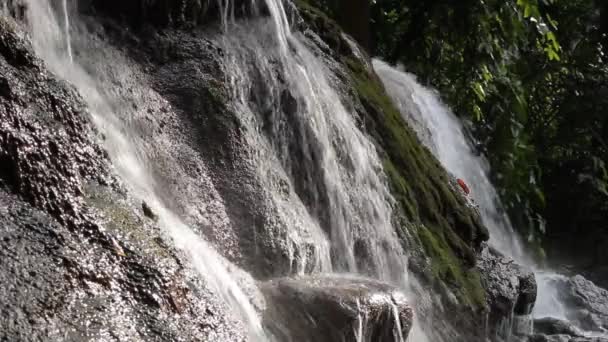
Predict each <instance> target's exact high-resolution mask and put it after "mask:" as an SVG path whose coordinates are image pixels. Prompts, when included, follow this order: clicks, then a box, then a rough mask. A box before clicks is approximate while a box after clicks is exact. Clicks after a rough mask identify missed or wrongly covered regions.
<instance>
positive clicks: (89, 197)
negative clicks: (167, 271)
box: [85, 186, 171, 257]
mask: <svg viewBox="0 0 608 342" xmlns="http://www.w3.org/2000/svg"><path fill="white" fill-rule="evenodd" d="M85 199H86V202H87V204H88V205H89V206H91V207H93V208H96V209H97V210H99V213H100V214H101V215H102V217H103V218H104V219H105V224H104V226H105V228H106V229H108V231H109V232H112V233H114V234H116V236H124V237H128V238H129V239H131V240H134V241H138V242H139V243H141V244H143V245H145V246H146V250H147V251H149V252H152V253H154V254H155V255H157V256H160V257H171V254H170V253H169V251H168V250H167V247H166V246H165V245H164V244H163V243H160V242H159V241H162V240H159V239H156V238H155V237H154V236H153V235H151V234H150V229H148V228H147V227H146V223H145V222H144V221H143V220H146V218H141V217H139V216H137V215H136V214H135V213H136V212H137V210H141V209H139V208H134V207H132V206H131V205H129V203H128V202H127V201H126V199H124V198H120V196H118V194H117V193H115V192H113V191H112V190H111V189H109V188H107V187H102V186H91V187H87V188H86V191H85Z"/></svg>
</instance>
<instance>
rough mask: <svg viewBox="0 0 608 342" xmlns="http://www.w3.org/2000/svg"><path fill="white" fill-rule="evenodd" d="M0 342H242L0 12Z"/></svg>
mask: <svg viewBox="0 0 608 342" xmlns="http://www.w3.org/2000/svg"><path fill="white" fill-rule="evenodd" d="M0 84H2V86H1V89H0V104H1V105H0V161H1V163H0V165H1V168H0V170H1V171H0V185H1V189H0V208H1V209H0V227H1V228H0V255H1V257H0V277H1V279H2V284H3V286H2V289H1V290H0V296H1V298H2V306H1V309H0V310H1V312H2V315H1V318H0V326H1V327H2V328H0V339H2V340H7V341H34V340H40V341H42V340H48V339H49V338H50V339H57V340H59V339H61V340H65V341H81V340H83V339H85V340H95V339H115V340H133V339H136V340H150V341H166V340H178V339H186V340H225V341H238V340H242V339H243V338H244V337H243V336H244V334H243V332H242V330H241V328H239V323H238V322H236V321H234V320H232V319H231V318H230V315H229V314H228V312H229V311H228V310H227V309H226V308H225V307H224V306H223V304H222V303H221V302H220V301H219V300H218V299H217V297H215V295H213V294H211V293H210V292H209V291H208V290H207V289H206V285H205V284H204V283H203V282H202V280H201V279H200V277H198V276H197V275H196V274H195V273H194V272H193V271H191V268H190V267H189V266H188V260H187V258H186V257H185V256H184V255H182V254H181V253H180V252H179V251H177V250H176V249H175V248H173V247H170V246H171V242H170V241H167V240H166V239H165V238H164V237H163V234H162V233H161V232H160V230H159V228H158V226H157V225H156V224H155V222H154V221H153V220H151V219H150V218H148V217H146V216H145V215H144V211H143V210H142V204H141V203H137V202H133V200H132V198H130V197H129V195H127V193H126V192H125V190H124V189H123V188H122V186H121V185H120V184H119V183H118V182H117V181H116V179H115V178H114V176H112V173H111V172H110V171H109V169H110V165H109V164H108V159H107V157H106V156H105V154H104V151H103V150H102V149H101V148H100V146H99V145H98V143H97V141H100V140H101V139H103V137H101V136H99V135H98V134H97V133H96V132H95V130H93V129H92V125H91V123H90V121H89V119H88V118H89V115H88V113H87V108H86V107H85V105H84V103H83V101H82V100H81V98H80V97H79V95H78V94H77V93H76V92H75V90H74V89H73V88H72V87H71V86H69V85H68V84H66V83H64V82H62V81H59V80H58V79H57V78H56V77H55V76H54V75H52V74H51V73H50V72H49V71H48V70H47V69H46V68H45V66H44V64H43V63H42V61H41V60H40V59H38V58H37V57H36V56H35V55H34V54H33V53H32V50H31V47H30V46H29V45H28V44H27V43H26V42H25V41H24V39H23V38H22V37H21V36H20V35H18V34H17V28H16V24H15V23H11V22H9V21H8V20H7V19H6V18H1V19H0Z"/></svg>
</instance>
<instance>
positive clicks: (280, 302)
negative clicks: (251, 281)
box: [261, 275, 413, 342]
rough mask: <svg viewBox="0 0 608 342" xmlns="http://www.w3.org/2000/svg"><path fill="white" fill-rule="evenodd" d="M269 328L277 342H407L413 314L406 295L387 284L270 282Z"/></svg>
mask: <svg viewBox="0 0 608 342" xmlns="http://www.w3.org/2000/svg"><path fill="white" fill-rule="evenodd" d="M261 290H262V292H263V293H264V295H265V297H266V301H267V303H268V304H269V305H268V309H267V311H266V312H265V314H264V321H265V325H266V326H267V327H268V330H269V331H270V332H271V333H272V334H274V337H275V338H276V339H277V340H278V341H302V342H305V341H315V342H331V341H370V342H371V341H373V342H391V341H402V339H401V338H403V340H404V339H405V338H407V335H408V333H409V331H410V329H411V327H412V322H413V310H412V307H411V306H410V304H409V303H408V301H407V299H406V296H405V295H404V293H403V292H402V291H401V290H399V289H397V288H395V287H392V286H389V285H387V284H384V283H382V282H379V281H376V280H371V279H364V278H355V277H352V276H343V275H318V276H306V277H294V278H281V279H275V280H270V281H268V282H265V283H263V284H261Z"/></svg>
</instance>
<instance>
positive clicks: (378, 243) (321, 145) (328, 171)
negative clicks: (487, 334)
mask: <svg viewBox="0 0 608 342" xmlns="http://www.w3.org/2000/svg"><path fill="white" fill-rule="evenodd" d="M265 4H266V6H267V7H268V9H269V11H270V14H271V19H272V20H271V22H270V23H269V22H268V20H265V19H263V18H261V19H254V20H252V21H249V22H245V23H237V22H234V21H229V20H228V19H229V18H228V17H226V16H225V18H224V28H225V30H226V31H227V34H226V35H225V40H224V51H226V56H225V60H224V70H225V72H226V74H227V77H228V81H229V83H230V84H231V85H232V89H233V91H234V93H233V100H234V102H233V106H234V109H235V111H236V112H237V113H239V114H240V116H241V117H240V119H241V120H242V122H243V123H244V124H243V126H244V127H247V128H248V132H247V134H248V135H247V137H248V140H249V145H250V146H253V147H254V150H255V152H254V153H252V156H251V159H252V163H253V164H254V165H255V167H256V168H257V170H258V176H259V178H260V179H261V181H262V182H263V183H264V184H265V185H266V187H267V188H268V189H270V194H269V201H270V202H273V203H275V205H276V206H277V207H279V208H280V212H283V213H284V214H283V215H280V216H279V219H284V218H285V217H289V218H291V220H292V222H293V221H295V222H296V223H297V224H296V225H292V226H291V227H290V228H289V236H290V238H291V242H292V243H293V244H294V246H295V248H296V249H299V250H305V249H306V248H307V246H309V245H310V243H311V241H312V243H313V244H314V246H315V247H316V252H315V254H314V257H315V258H316V259H315V260H313V261H312V264H313V265H314V268H313V271H314V272H343V273H352V274H362V275H367V276H372V277H375V278H378V279H382V280H385V281H388V282H391V283H393V284H397V285H399V286H401V287H402V288H404V289H405V290H408V289H409V284H408V277H407V266H406V265H407V257H406V255H405V254H404V252H403V248H402V247H401V245H400V242H399V238H398V237H397V236H396V229H395V227H394V226H393V225H392V222H391V219H392V215H393V212H392V207H393V203H394V200H393V199H392V197H391V195H390V192H389V190H388V188H387V185H386V179H385V175H384V173H383V171H382V164H381V162H380V160H379V157H378V154H377V152H376V150H375V148H374V145H373V144H372V143H371V141H370V140H369V139H368V138H367V137H366V136H365V135H364V134H363V132H361V131H360V130H359V129H358V128H357V126H356V124H355V122H354V117H355V115H354V114H353V113H350V112H349V111H348V110H347V109H346V108H345V106H344V105H343V103H342V102H341V100H340V95H339V93H338V92H337V91H336V90H335V88H334V87H333V86H332V80H331V72H330V71H329V70H327V68H326V66H325V64H324V63H323V61H322V60H321V59H320V58H319V57H316V56H315V54H314V53H313V52H312V51H311V48H309V47H308V46H307V45H306V41H305V38H303V37H302V36H301V35H300V34H299V33H297V32H292V31H291V30H290V27H289V23H288V20H287V15H286V13H285V8H284V4H283V2H282V1H280V0H265ZM223 13H224V14H225V15H226V13H230V11H229V10H228V9H225V10H224V11H223ZM269 25H271V26H270V27H269ZM277 74H279V75H280V76H282V77H280V76H278V75H277ZM260 79H261V80H262V81H263V82H262V83H261V84H260V82H259V80H260ZM256 81H257V82H256ZM284 89H288V90H289V91H290V93H291V94H292V95H293V97H294V102H295V103H296V105H295V109H292V110H293V113H286V112H285V110H284V109H283V107H282V106H281V104H282V101H284V100H283V99H282V90H284ZM252 93H253V94H258V96H257V98H254V99H252V98H251V94H252ZM254 97H255V95H254ZM256 101H257V102H262V104H261V105H260V104H257V105H256V103H255V102H256ZM258 107H263V109H262V110H263V111H264V112H265V113H260V111H261V109H260V108H258ZM264 115H266V116H269V117H270V119H269V120H270V121H271V127H270V128H268V127H264V119H265V118H264ZM294 139H298V140H297V141H295V143H296V144H297V145H298V146H299V147H300V148H301V149H302V151H301V156H300V157H299V159H295V160H294V159H293V158H294V157H293V156H292V153H291V151H290V150H289V145H290V143H294ZM302 169H305V171H307V173H306V174H308V175H311V174H312V175H319V174H320V175H319V176H318V177H315V178H314V179H301V177H299V176H298V172H300V171H302ZM277 178H281V179H285V178H287V181H288V189H287V190H286V189H285V186H282V187H281V189H277V186H278V185H279V184H277V182H276V179H277ZM298 182H305V183H306V189H307V191H310V192H312V194H311V195H312V197H313V198H315V200H314V201H313V202H312V203H310V202H308V203H305V201H303V200H300V198H299V196H301V194H299V193H298V192H297V190H296V183H298ZM275 189H276V190H275ZM286 191H287V193H288V195H287V196H286V195H285V192H286ZM286 197H287V198H286ZM321 199H325V201H326V202H322V201H321ZM294 208H295V209H294ZM319 213H325V214H327V216H328V218H327V219H326V222H323V219H322V218H321V217H319ZM294 215H295V216H294ZM321 216H322V214H321ZM294 218H295V219H294ZM361 246H363V247H361ZM357 247H361V248H363V249H365V251H366V253H364V255H360V254H361V253H360V252H359V253H358V252H357V250H356V249H357ZM294 254H296V253H295V252H294ZM297 254H299V255H302V254H303V253H302V252H299V253H297ZM330 256H331V259H330V258H329V257H330ZM303 262H311V261H310V260H305V261H303ZM298 269H299V270H303V269H307V267H306V265H302V262H300V266H299V267H298ZM397 323H398V322H397ZM353 328H354V329H357V328H358V327H353ZM359 336H362V335H361V334H360V335H359ZM399 340H401V341H402V340H403V336H400V338H399ZM409 341H413V342H424V341H427V338H426V337H425V335H424V333H423V332H422V331H420V327H419V326H418V325H417V324H416V325H415V327H414V328H413V331H412V333H411V334H410V338H409Z"/></svg>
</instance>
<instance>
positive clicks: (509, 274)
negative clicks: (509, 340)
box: [477, 247, 537, 336]
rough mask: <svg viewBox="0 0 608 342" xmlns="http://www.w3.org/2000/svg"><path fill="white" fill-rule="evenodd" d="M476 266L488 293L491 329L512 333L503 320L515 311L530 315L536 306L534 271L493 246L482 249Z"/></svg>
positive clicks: (497, 334) (503, 333)
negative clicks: (502, 253) (505, 255)
mask: <svg viewBox="0 0 608 342" xmlns="http://www.w3.org/2000/svg"><path fill="white" fill-rule="evenodd" d="M477 267H478V268H479V269H480V271H481V272H480V273H481V277H482V283H483V285H484V288H485V289H486V292H487V294H488V306H489V315H488V328H489V330H490V331H489V332H488V333H489V334H490V336H509V335H510V334H511V331H510V329H511V328H510V325H509V324H503V322H504V320H505V319H510V317H512V316H513V315H515V316H525V315H529V314H530V313H531V312H532V309H533V307H534V302H535V301H536V291H537V288H536V279H535V278H534V273H532V271H530V270H528V269H525V268H524V267H522V266H520V265H518V264H516V263H515V262H514V261H513V260H510V259H508V258H506V257H504V256H503V255H501V254H500V253H499V252H498V251H496V250H495V249H493V248H492V247H487V248H485V249H484V250H483V251H482V253H481V255H480V258H479V261H478V264H477Z"/></svg>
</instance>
